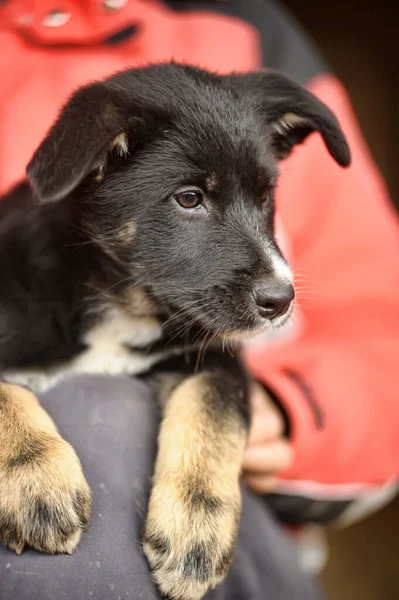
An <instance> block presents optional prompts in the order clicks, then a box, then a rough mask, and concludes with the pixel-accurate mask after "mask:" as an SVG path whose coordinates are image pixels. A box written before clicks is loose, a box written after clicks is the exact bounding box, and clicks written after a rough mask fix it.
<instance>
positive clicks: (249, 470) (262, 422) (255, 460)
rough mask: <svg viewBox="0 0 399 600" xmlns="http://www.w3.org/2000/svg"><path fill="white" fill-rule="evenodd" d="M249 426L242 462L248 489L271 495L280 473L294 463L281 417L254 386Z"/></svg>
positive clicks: (262, 391) (257, 386) (262, 390)
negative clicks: (250, 423)
mask: <svg viewBox="0 0 399 600" xmlns="http://www.w3.org/2000/svg"><path fill="white" fill-rule="evenodd" d="M250 402H251V412H252V425H251V429H250V433H249V439H248V444H247V448H246V451H245V455H244V462H243V476H244V481H245V483H246V484H247V486H248V487H249V488H250V489H251V490H252V491H254V492H255V493H257V494H267V493H268V492H271V491H272V490H273V489H274V487H275V486H276V483H277V478H278V475H279V473H281V472H282V471H285V470H286V469H288V468H289V467H290V466H291V465H292V462H293V449H292V445H291V444H290V443H289V441H288V440H287V439H286V438H284V426H285V423H284V417H283V415H282V413H281V411H280V409H279V408H278V407H277V406H276V404H275V403H274V402H273V400H272V399H271V398H270V397H269V396H268V394H267V392H266V391H265V390H264V389H263V388H262V386H261V385H259V384H257V383H254V384H253V386H252V389H251V395H250Z"/></svg>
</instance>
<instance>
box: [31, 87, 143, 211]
mask: <svg viewBox="0 0 399 600" xmlns="http://www.w3.org/2000/svg"><path fill="white" fill-rule="evenodd" d="M130 104H131V103H130ZM144 121H145V119H144V118H143V117H142V116H140V115H139V114H138V113H137V112H136V111H135V110H134V107H132V106H131V105H129V102H128V100H127V99H126V98H125V97H124V96H123V95H122V93H121V92H120V91H119V90H115V89H113V88H112V86H111V85H110V84H109V83H108V82H98V83H93V84H91V85H87V86H85V87H82V88H80V89H79V90H78V91H76V92H75V93H74V94H73V95H72V96H71V98H70V99H69V101H68V102H67V103H66V104H65V106H64V107H63V108H62V110H61V112H60V114H59V116H58V119H57V120H56V122H55V123H54V125H53V127H52V128H51V129H50V131H49V132H48V134H47V136H46V137H45V138H44V140H43V141H42V143H41V144H40V146H39V147H38V149H37V150H36V152H35V154H34V155H33V157H32V159H31V161H30V163H29V164H28V167H27V174H28V177H29V179H30V182H31V184H32V187H33V189H34V191H35V193H36V196H37V198H38V199H39V200H40V201H41V202H55V201H57V200H62V199H63V198H65V197H66V196H67V195H68V194H69V193H71V192H72V191H73V190H74V189H75V188H76V187H77V186H78V185H79V184H80V183H81V182H82V181H83V180H84V179H85V177H86V176H87V175H89V174H90V173H92V172H98V171H99V170H100V173H101V170H102V169H103V167H104V165H105V163H106V160H107V156H108V154H109V152H110V151H112V150H113V149H115V150H116V151H117V152H118V153H119V154H121V155H122V154H128V153H129V148H128V137H127V132H129V133H130V132H132V133H133V135H134V138H137V137H138V135H139V134H140V132H141V131H142V130H143V128H144Z"/></svg>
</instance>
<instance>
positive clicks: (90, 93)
mask: <svg viewBox="0 0 399 600" xmlns="http://www.w3.org/2000/svg"><path fill="white" fill-rule="evenodd" d="M313 131H317V132H318V133H319V134H320V135H321V136H322V137H323V140H324V142H325V145H326V147H327V149H328V151H329V153H330V154H331V156H332V158H333V159H334V160H335V161H336V162H337V163H339V164H340V165H342V166H347V165H348V164H349V162H350V156H349V150H348V146H347V143H346V140H345V137H344V135H343V133H342V131H341V129H340V127H339V125H338V123H337V120H336V119H335V117H334V116H333V114H332V113H331V112H330V110H329V109H328V108H327V107H326V106H325V105H324V104H322V103H321V102H320V101H319V100H317V99H316V98H315V97H314V96H313V95H312V94H310V93H309V92H307V91H305V90H304V89H303V88H301V87H300V86H298V85H296V84H294V83H292V82H291V81H289V80H288V79H286V78H285V77H284V76H282V75H280V74H277V73H274V72H266V71H264V72H259V73H252V74H247V75H231V76H227V77H221V76H217V75H213V74H210V73H208V72H205V71H202V70H199V69H195V68H192V67H184V66H179V65H175V64H168V65H161V66H152V67H148V68H145V69H139V70H131V71H125V72H123V73H119V74H118V75H116V76H114V77H112V78H110V79H108V80H106V81H104V82H99V83H94V84H92V85H89V86H87V87H85V88H82V89H80V90H78V91H77V92H76V93H75V94H74V95H73V96H72V98H71V99H70V100H69V102H68V103H67V104H66V106H65V107H64V109H63V110H62V112H61V114H60V116H59V118H58V120H57V122H56V123H55V125H54V126H53V128H52V129H51V131H50V132H49V134H48V136H47V137H46V138H45V140H44V141H43V143H42V144H41V146H40V147H39V148H38V150H37V151H36V153H35V155H34V157H33V159H32V160H31V162H30V164H29V166H28V175H29V178H30V180H31V182H32V185H33V188H34V190H35V192H36V194H37V196H38V198H39V199H40V200H41V201H42V202H55V201H64V200H65V201H69V202H72V201H74V202H75V203H77V204H80V205H81V206H82V207H84V210H83V209H82V215H84V216H82V218H84V219H86V221H87V222H88V223H89V225H90V228H91V231H94V232H96V235H97V238H98V239H99V240H103V243H104V244H108V246H109V247H110V249H111V251H112V255H113V256H114V259H115V260H116V261H117V262H119V263H120V264H121V265H123V267H124V270H125V272H126V275H127V277H131V278H132V279H134V280H135V281H136V282H139V283H140V284H142V285H145V286H146V288H147V289H148V290H150V292H151V295H152V297H153V298H155V300H156V301H157V302H159V304H160V305H161V306H163V307H167V309H168V310H169V311H170V312H172V313H173V312H175V313H176V312H178V311H181V315H182V317H184V318H185V319H186V320H192V321H193V322H195V323H196V325H200V326H201V327H203V328H204V330H206V331H211V332H212V333H214V334H217V333H220V334H221V335H226V334H229V333H230V334H233V335H237V334H242V333H246V332H253V333H255V332H257V331H260V330H262V329H264V328H265V327H267V326H268V325H270V324H273V325H279V324H282V323H283V322H284V321H285V320H286V319H287V317H288V315H289V314H290V311H291V307H292V303H293V298H294V290H293V281H292V275H291V272H290V269H289V267H288V265H287V264H286V262H285V260H284V258H283V256H282V254H281V252H280V250H279V248H278V246H277V244H276V242H275V239H274V226H273V221H274V190H275V187H276V182H277V176H278V162H279V160H280V159H282V158H284V157H285V156H287V155H288V154H289V152H290V151H291V149H292V147H293V146H294V145H295V144H298V143H300V142H302V141H303V140H304V139H305V138H306V137H307V136H308V135H309V134H310V133H311V132H313Z"/></svg>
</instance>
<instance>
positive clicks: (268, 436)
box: [248, 384, 284, 445]
mask: <svg viewBox="0 0 399 600" xmlns="http://www.w3.org/2000/svg"><path fill="white" fill-rule="evenodd" d="M250 402H251V428H250V432H249V440H248V443H249V445H252V444H258V443H262V442H265V441H267V440H273V439H277V438H279V437H281V436H282V435H283V432H284V419H283V418H282V415H281V412H280V411H279V409H278V408H277V406H276V405H275V404H274V402H273V401H272V400H271V399H270V398H269V396H268V395H267V393H266V392H265V390H264V389H263V388H262V387H261V386H260V385H256V384H255V385H254V386H253V388H252V391H251V397H250Z"/></svg>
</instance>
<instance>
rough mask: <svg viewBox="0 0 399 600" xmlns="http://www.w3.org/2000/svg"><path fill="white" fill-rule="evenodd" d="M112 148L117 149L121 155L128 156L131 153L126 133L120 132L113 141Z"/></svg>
mask: <svg viewBox="0 0 399 600" xmlns="http://www.w3.org/2000/svg"><path fill="white" fill-rule="evenodd" d="M111 148H112V149H115V150H116V151H117V152H118V154H119V156H127V155H128V154H129V142H128V139H127V135H126V133H120V134H119V135H117V136H116V138H115V139H114V140H113V141H112V144H111Z"/></svg>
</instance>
